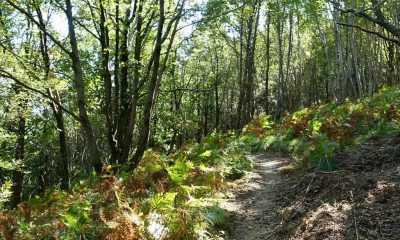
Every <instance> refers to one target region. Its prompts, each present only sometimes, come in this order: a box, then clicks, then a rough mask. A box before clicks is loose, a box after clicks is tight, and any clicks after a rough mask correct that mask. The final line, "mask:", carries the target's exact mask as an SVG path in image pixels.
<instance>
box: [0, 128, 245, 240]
mask: <svg viewBox="0 0 400 240" xmlns="http://www.w3.org/2000/svg"><path fill="white" fill-rule="evenodd" d="M250 149H251V147H247V143H245V141H242V140H238V138H237V134H236V133H235V132H227V133H224V134H222V133H214V134H211V135H210V136H208V137H206V138H205V139H203V141H202V142H201V143H191V144H187V145H185V146H184V147H182V148H181V149H180V150H179V151H177V152H175V153H174V154H172V155H169V156H168V155H166V154H164V153H161V152H158V151H156V150H148V151H147V152H146V153H145V156H144V157H143V159H142V161H141V164H140V166H139V167H138V169H137V170H136V171H135V172H134V173H129V174H128V173H119V174H113V173H110V174H109V175H103V176H94V175H93V176H91V177H90V178H86V179H81V180H78V181H76V182H75V183H74V184H73V187H72V188H71V190H70V192H64V191H60V190H57V189H52V190H48V191H47V192H46V194H45V195H44V196H41V197H39V196H32V197H31V198H30V199H29V201H28V202H25V203H22V204H20V205H19V206H18V208H17V209H15V210H3V211H0V239H110V240H111V239H112V240H114V239H212V238H213V236H214V235H216V233H217V231H218V229H219V228H221V227H222V226H223V225H224V224H225V221H226V219H227V218H228V214H227V213H226V212H225V211H224V210H222V209H221V208H219V207H218V205H219V203H220V201H221V198H222V197H223V196H224V192H225V190H226V186H225V184H224V183H225V181H226V180H227V179H232V180H234V179H239V178H242V177H244V176H245V175H246V172H247V171H250V170H252V163H251V161H250V160H249V158H247V156H246V153H247V151H248V150H250ZM110 169H111V168H110Z"/></svg>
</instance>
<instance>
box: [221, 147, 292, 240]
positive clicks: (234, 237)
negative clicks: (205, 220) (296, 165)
mask: <svg viewBox="0 0 400 240" xmlns="http://www.w3.org/2000/svg"><path fill="white" fill-rule="evenodd" d="M252 158H253V161H254V170H253V172H252V173H250V175H249V176H248V177H247V178H245V179H244V180H242V181H241V182H239V183H237V184H235V186H233V187H234V188H233V189H234V190H233V195H232V197H231V198H230V199H228V202H227V204H226V206H224V208H225V209H226V210H227V211H229V212H230V213H231V214H232V216H233V219H232V222H231V223H230V225H231V234H230V237H229V238H228V239H230V240H244V239H245V240H256V239H275V238H276V237H274V236H275V229H276V226H277V224H278V223H279V221H280V219H278V217H277V214H276V211H275V209H276V206H277V205H276V204H275V198H276V196H277V193H278V192H279V185H280V184H281V177H280V174H279V172H278V169H279V168H280V167H282V165H283V164H284V162H285V161H284V160H286V159H285V157H284V156H282V154H278V153H267V154H261V155H253V156H252Z"/></svg>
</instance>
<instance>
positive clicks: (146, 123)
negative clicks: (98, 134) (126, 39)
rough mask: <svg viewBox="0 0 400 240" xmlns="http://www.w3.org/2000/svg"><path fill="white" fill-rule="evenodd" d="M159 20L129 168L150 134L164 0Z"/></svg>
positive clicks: (138, 158) (132, 165) (160, 2)
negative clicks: (152, 61) (137, 140)
mask: <svg viewBox="0 0 400 240" xmlns="http://www.w3.org/2000/svg"><path fill="white" fill-rule="evenodd" d="M159 8H160V9H159V10H160V16H159V22H158V29H157V35H156V43H155V47H154V63H153V69H152V75H151V79H150V82H149V86H148V89H147V96H146V102H145V105H144V110H143V116H142V123H141V129H140V134H139V142H138V145H137V149H136V152H135V155H134V156H133V158H132V161H131V166H130V170H133V169H135V168H136V166H137V165H138V164H139V161H140V159H141V158H142V156H143V154H144V152H145V150H146V148H147V143H148V140H149V134H150V120H151V112H152V108H153V103H154V100H155V96H156V91H155V90H156V87H157V79H158V71H159V67H160V59H161V48H162V35H163V28H164V22H165V15H164V0H159Z"/></svg>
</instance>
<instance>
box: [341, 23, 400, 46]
mask: <svg viewBox="0 0 400 240" xmlns="http://www.w3.org/2000/svg"><path fill="white" fill-rule="evenodd" d="M336 23H337V24H338V25H341V26H345V27H352V28H356V29H358V30H360V31H363V32H366V33H369V34H373V35H375V36H377V37H379V38H382V39H383V40H386V41H388V42H392V43H395V44H397V45H399V46H400V40H397V39H394V38H389V37H386V36H384V35H383V34H382V33H379V32H375V31H371V30H368V29H366V28H362V27H361V26H358V25H352V24H348V23H342V22H336Z"/></svg>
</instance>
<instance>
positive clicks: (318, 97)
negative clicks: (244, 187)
mask: <svg viewBox="0 0 400 240" xmlns="http://www.w3.org/2000/svg"><path fill="white" fill-rule="evenodd" d="M0 51H1V52H0V84H1V89H2V91H1V95H0V99H1V101H0V186H1V188H0V209H2V208H3V209H9V210H10V211H12V209H13V208H15V207H17V205H19V204H20V203H21V202H24V201H27V200H29V199H41V198H43V197H44V196H46V193H48V192H54V191H60V189H61V190H65V191H67V192H69V193H71V191H72V192H73V189H74V185H75V184H77V183H80V182H81V181H82V180H85V179H93V178H105V176H112V175H115V174H122V175H123V176H126V174H128V175H130V174H136V173H137V174H139V172H140V173H141V174H142V175H138V176H142V178H146V177H145V176H146V175H143V174H144V173H142V171H144V170H143V169H146V168H151V166H150V165H151V163H152V162H151V156H152V154H155V152H157V154H159V155H162V156H164V158H168V159H167V160H165V161H166V163H165V164H166V165H163V166H169V167H170V166H176V162H177V161H178V162H179V161H181V160H182V159H183V158H185V156H187V155H188V156H189V155H190V153H187V152H185V150H184V149H185V148H187V147H188V146H191V144H196V143H197V144H198V143H204V141H206V142H207V139H208V140H209V139H210V136H211V138H212V136H215V134H217V133H221V134H222V133H227V132H229V134H231V135H232V136H233V135H234V136H237V134H240V133H241V130H242V129H243V128H244V127H246V126H247V128H245V130H244V132H246V131H251V129H250V130H249V129H248V128H249V127H248V124H249V123H251V122H252V121H253V120H254V119H264V120H265V119H268V120H265V121H267V122H269V123H271V122H280V121H281V120H282V119H283V122H282V128H283V127H285V124H286V125H288V124H289V125H290V124H292V125H295V127H294V135H295V136H296V137H297V136H299V135H301V134H303V132H302V130H298V129H297V128H296V127H299V126H298V125H296V123H294V122H295V121H296V120H298V119H296V118H295V117H292V118H290V119H289V118H288V116H292V115H289V114H291V113H293V112H295V111H297V110H301V109H309V108H313V107H317V106H320V105H322V104H328V103H329V104H349V102H350V101H356V100H357V99H362V98H364V97H368V96H370V97H371V96H372V95H373V94H375V93H376V92H378V90H379V89H382V88H385V89H386V88H393V87H396V86H398V85H399V83H400V2H399V1H397V0H331V1H328V0H326V1H325V0H285V1H280V0H208V1H206V0H203V1H202V0H196V1H191V0H74V1H72V0H65V1H64V0H1V1H0ZM395 96H397V95H395ZM393 101H396V99H395V98H394V99H393ZM388 104H389V105H390V103H388ZM389 107H390V106H389ZM389 107H388V109H387V110H388V111H389V112H390V111H391V110H393V109H394V110H396V109H397V105H395V107H394V108H393V109H392V108H389ZM367 109H368V108H367ZM394 110H393V111H394ZM361 112H363V110H362V111H361ZM303 113H304V112H303ZM332 114H340V113H332ZM371 114H372V113H371ZM259 115H261V116H262V117H261V118H258V116H259ZM266 116H268V117H266ZM363 119H364V118H363ZM308 120H309V119H308ZM260 121H261V120H260ZM321 121H322V122H324V121H325V120H321ZM253 122H254V121H253ZM297 123H298V122H297ZM314 123H315V122H313V124H314ZM253 124H254V123H253ZM271 124H272V123H271ZM346 124H347V125H349V124H350V125H351V126H352V123H346ZM255 125H257V121H256V123H255ZM249 126H250V125H249ZM271 126H273V124H272V125H271ZM271 126H270V127H271ZM274 126H275V125H274ZM371 126H374V124H372V125H371ZM371 126H370V127H371ZM262 127H264V128H266V126H265V125H262ZM254 128H255V127H254ZM271 128H274V127H271ZM300 128H301V126H300ZM332 128H335V127H334V126H333V127H332ZM246 129H247V130H246ZM292 129H293V128H292ZM318 129H319V128H318ZM314 130H315V129H314ZM253 131H255V130H254V129H253ZM277 131H278V130H277ZM235 134H236V135H235ZM335 134H336V135H335V136H331V135H329V133H328V138H329V139H330V140H332V141H333V140H337V142H338V143H341V140H342V139H340V136H341V135H340V133H335ZM231 135H229V136H230V137H229V138H233V137H232V136H231ZM344 135H345V134H344ZM344 135H343V136H342V137H344ZM304 136H306V135H304ZM338 136H339V137H338ZM346 136H347V135H346ZM242 140H243V139H242ZM213 141H214V140H213ZM230 141H231V140H230ZM196 146H197V147H198V151H199V156H200V157H199V159H200V160H201V159H203V160H204V159H206V158H207V157H210V153H211V152H210V151H211V150H210V149H207V147H203V148H202V147H201V146H202V144H200V145H196ZM199 146H200V147H199ZM317 146H318V145H317ZM239 148H240V147H239ZM243 148H244V147H243ZM317 148H318V147H317ZM149 149H152V150H149ZM182 149H183V150H182ZM203 150H204V151H203ZM209 150H210V151H209ZM196 151H197V150H196ZM213 151H214V150H213ZM235 151H236V150H235ZM221 154H222V153H221ZM224 154H225V153H224ZM232 154H233V155H234V154H236V153H232ZM211 155H212V154H211ZM179 156H181V157H179ZM212 156H213V155H212ZM188 158H189V157H188ZM177 159H178V160H177ZM196 159H197V158H196ZM200 160H199V161H200ZM182 161H183V160H182ZM193 161H194V160H193ZM194 162H195V161H194ZM174 163H175V165H174ZM146 164H147V165H149V166H147V165H146ZM181 164H184V163H181ZM204 164H205V163H204ZM234 164H236V163H234ZM144 165H146V167H144ZM182 166H183V165H182ZM185 166H186V165H185ZM210 166H211V165H210ZM186 167H188V166H186ZM189 168H190V167H189ZM247 170H250V169H247ZM149 171H154V169H153V170H149ZM164 171H165V170H164ZM185 171H186V170H185ZM132 172H133V173H132ZM135 172H136V173H135ZM156 172H157V173H164V172H163V170H162V168H161V170H160V169H157V171H156ZM167 172H168V173H171V171H170V170H168V171H167ZM153 177H154V176H153ZM172 179H173V182H174V183H175V184H178V185H179V184H181V183H182V181H181V180H178V181H177V182H176V181H175V180H174V177H172ZM132 184H136V185H140V184H143V183H141V182H140V181H137V182H135V183H132ZM90 186H92V185H90ZM158 190H159V189H157V188H156V191H155V192H157V191H158ZM178 192H179V191H178ZM117 198H118V196H117ZM29 201H31V200H29ZM175 201H176V199H175ZM118 203H119V200H118ZM132 208H133V207H132ZM100 215H101V214H100ZM0 222H1V221H0ZM67 222H68V221H67ZM66 225H68V224H66ZM177 225H179V223H178V224H177ZM27 231H28V232H29V230H27ZM71 231H72V230H71ZM74 231H75V232H74V234H77V235H71V236H72V237H71V236H70V237H71V238H65V239H92V238H85V237H84V238H77V236H78V235H79V234H81V235H79V236H81V237H82V236H84V234H83V233H82V232H80V231H81V230H80V231H77V230H76V229H75V230H74ZM193 231H194V230H193ZM1 232H2V231H1V230H0V237H1V236H2V235H1ZM77 232H79V233H77ZM171 232H173V231H172V230H170V232H169V233H171ZM3 234H4V236H3V237H4V238H6V233H5V232H4V233H3ZM42 234H43V233H42ZM82 234H83V235H82ZM180 234H181V235H179V234H178V235H170V239H190V238H195V239H196V238H197V237H188V236H189V235H188V233H187V232H185V234H186V235H185V234H184V235H182V234H183V233H180ZM21 236H22V235H21ZM138 236H139V235H138ZM171 236H173V237H171ZM185 236H186V237H187V238H185ZM31 237H32V236H31ZM138 238H139V237H138ZM104 239H105V238H104ZM110 239H113V238H110ZM114 239H117V238H114ZM118 239H119V238H118ZM121 239H123V238H121ZM128 239H135V238H133V237H132V238H128Z"/></svg>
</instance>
